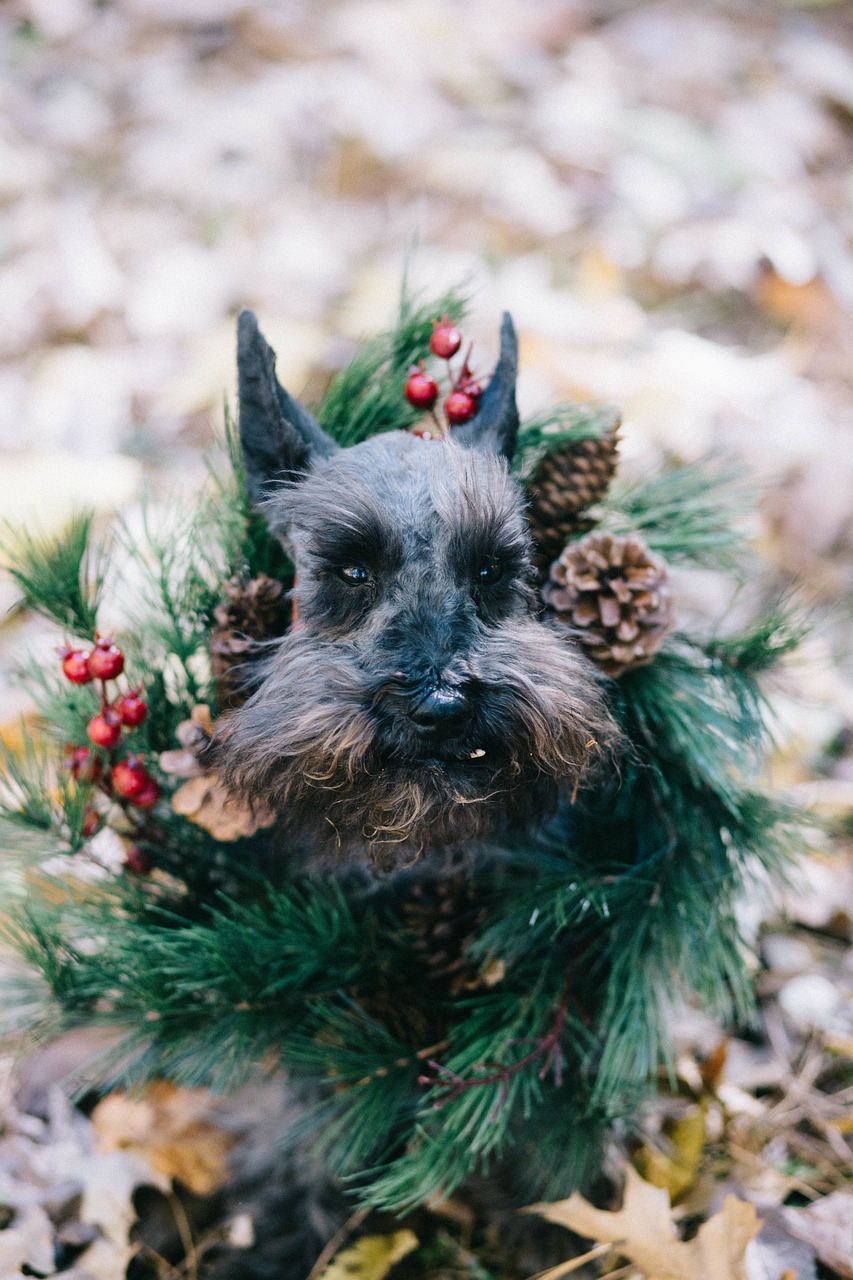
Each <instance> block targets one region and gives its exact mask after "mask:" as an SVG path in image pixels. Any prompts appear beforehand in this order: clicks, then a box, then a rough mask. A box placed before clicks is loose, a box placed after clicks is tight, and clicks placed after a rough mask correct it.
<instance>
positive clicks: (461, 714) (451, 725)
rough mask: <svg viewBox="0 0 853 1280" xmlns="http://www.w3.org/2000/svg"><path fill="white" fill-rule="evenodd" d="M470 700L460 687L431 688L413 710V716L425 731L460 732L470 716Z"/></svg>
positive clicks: (448, 733) (438, 732)
mask: <svg viewBox="0 0 853 1280" xmlns="http://www.w3.org/2000/svg"><path fill="white" fill-rule="evenodd" d="M468 711H469V702H468V699H467V698H466V696H465V694H464V693H462V692H461V690H459V689H430V691H429V693H428V694H427V695H426V697H425V698H421V700H420V702H419V703H418V704H417V706H416V707H415V708H414V709H413V710H412V712H411V717H412V719H413V720H414V722H415V724H416V725H417V726H418V728H419V729H423V731H424V733H435V734H444V735H445V736H447V737H450V736H451V735H452V734H454V733H458V732H459V730H460V729H461V728H462V726H463V725H464V724H465V721H466V720H467V718H468Z"/></svg>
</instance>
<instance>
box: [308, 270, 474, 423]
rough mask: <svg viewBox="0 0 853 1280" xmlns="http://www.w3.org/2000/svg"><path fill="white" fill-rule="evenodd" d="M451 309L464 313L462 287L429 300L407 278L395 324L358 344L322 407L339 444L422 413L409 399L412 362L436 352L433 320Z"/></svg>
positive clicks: (456, 314) (320, 410)
mask: <svg viewBox="0 0 853 1280" xmlns="http://www.w3.org/2000/svg"><path fill="white" fill-rule="evenodd" d="M445 313H447V315H448V316H449V317H450V319H451V320H453V322H454V323H458V322H459V321H460V320H461V319H462V317H463V315H464V313H465V301H464V299H463V297H462V296H461V294H460V292H459V291H458V290H455V289H451V290H449V291H448V292H447V293H445V294H442V295H441V296H440V297H438V298H434V299H430V300H428V301H426V302H424V301H422V300H420V299H418V298H416V297H414V296H413V295H412V294H411V293H410V292H409V289H408V286H407V284H406V282H405V281H404V283H403V288H402V290H401V294H400V305H399V310H398V314H397V320H396V324H395V326H394V328H393V329H392V330H390V331H389V332H388V333H383V334H380V335H379V336H378V337H375V338H372V339H370V340H369V341H367V342H365V343H364V344H363V345H362V346H361V347H360V348H359V349H358V351H357V352H356V353H355V355H354V356H353V358H352V360H351V361H350V363H349V364H348V365H347V366H346V368H344V369H342V370H341V372H340V373H339V374H338V375H337V376H336V377H335V378H334V380H333V381H332V384H331V386H330V387H329V389H328V391H327V392H326V394H325V396H324V397H323V400H322V401H321V403H320V405H319V407H318V409H317V416H318V417H319V420H320V423H321V424H322V426H323V427H324V428H325V430H326V431H328V432H329V434H330V435H331V436H333V437H334V438H335V440H337V441H338V443H339V444H342V445H352V444H358V443H359V441H361V440H366V439H367V438H368V436H372V435H377V434H379V433H380V432H382V431H391V430H394V429H406V428H408V427H411V426H413V425H414V424H415V423H416V422H417V421H418V419H419V418H420V417H422V413H421V412H420V411H419V410H417V409H413V408H412V406H411V405H409V404H408V403H407V401H406V400H405V398H404V396H403V387H404V385H405V382H406V377H407V375H408V371H409V366H410V365H412V364H417V363H418V362H419V361H420V360H426V359H427V358H430V353H429V340H430V336H431V334H432V321H433V320H435V319H439V318H440V317H441V316H442V315H444V314H445Z"/></svg>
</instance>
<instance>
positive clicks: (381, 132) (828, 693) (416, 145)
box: [0, 0, 853, 778]
mask: <svg viewBox="0 0 853 1280" xmlns="http://www.w3.org/2000/svg"><path fill="white" fill-rule="evenodd" d="M0 49H2V55H0V56H2V74H0V95H2V109H0V316H2V323H0V514H1V515H2V516H3V517H4V518H6V519H7V520H10V521H11V522H12V523H13V524H20V523H22V522H27V523H29V524H30V525H33V524H34V523H36V522H38V523H39V524H40V525H42V526H45V527H47V528H51V527H53V526H54V525H56V524H57V523H59V522H61V521H63V520H64V519H65V518H66V517H67V515H68V512H69V510H70V509H71V508H72V507H73V506H74V505H77V504H79V503H80V502H81V501H85V502H86V503H89V504H94V505H95V506H96V507H98V508H102V509H104V510H111V509H115V508H116V507H126V506H127V505H128V504H130V503H132V502H133V501H134V500H135V498H136V497H137V496H138V495H139V493H140V490H141V489H142V487H143V486H147V487H148V488H149V489H150V488H151V487H152V486H153V487H154V489H155V492H156V491H158V490H159V491H163V490H164V489H168V490H170V491H174V489H175V487H178V488H179V487H180V486H182V485H184V486H187V487H189V488H194V487H195V486H196V485H197V484H198V483H199V482H200V480H201V478H202V476H203V461H202V454H203V450H204V447H205V446H206V445H207V444H208V443H209V442H210V440H211V437H212V433H213V432H214V431H215V429H216V427H217V424H220V423H221V419H222V412H223V401H224V398H225V397H226V396H228V395H230V394H231V393H232V387H233V380H234V317H235V314H236V312H237V311H238V309H239V308H240V307H242V306H251V307H253V308H255V309H256V310H257V311H258V313H259V315H260V317H261V320H262V323H263V326H264V328H265V329H266V331H267V332H268V334H269V337H270V339H271V341H272V343H273V345H274V346H275V347H276V348H277V350H278V355H279V370H280V374H281V376H282V379H283V381H284V382H285V383H286V384H287V385H288V387H289V388H290V389H291V390H292V391H294V392H296V393H303V394H305V395H306V396H307V397H308V398H309V399H310V398H311V397H312V396H316V395H317V394H318V393H319V392H320V391H321V390H322V388H323V386H324V385H325V383H326V381H327V380H328V378H329V377H330V375H331V373H332V372H333V371H334V369H335V368H337V367H339V366H340V364H341V363H342V362H343V361H344V360H346V359H347V358H348V356H349V355H350V354H351V352H352V350H353V347H354V344H355V343H356V342H357V340H358V339H359V338H360V337H362V336H364V335H367V334H370V333H371V332H373V331H374V330H375V329H376V328H377V327H378V326H382V325H383V324H385V323H387V322H388V320H389V319H390V317H391V315H392V314H393V310H394V305H395V300H396V296H397V293H398V290H399V287H400V280H401V276H402V272H403V266H404V261H405V259H406V255H407V253H408V254H409V255H410V257H411V274H412V277H413V280H414V283H415V285H417V284H418V283H423V284H424V285H425V286H426V287H428V288H429V289H434V288H438V287H440V286H444V285H445V284H458V283H460V282H463V283H464V284H465V285H466V287H467V289H468V292H469V293H470V296H471V300H472V308H473V314H472V319H471V324H470V330H471V332H472V333H473V335H474V336H475V338H476V339H477V341H478V344H479V346H478V353H477V354H478V357H479V361H480V368H481V369H486V370H487V369H488V368H489V367H490V365H491V361H492V359H493V355H494V346H495V338H496V331H497V324H498V319H499V315H500V312H501V310H502V309H503V308H508V309H510V310H511V311H512V312H513V314H514V316H515V319H516V323H517V326H518V328H519V331H520V334H521V342H522V375H521V383H520V401H521V405H522V409H523V410H533V409H537V408H539V407H541V406H543V405H547V404H548V403H551V402H553V401H554V400H555V399H559V398H567V397H569V398H571V397H580V398H587V397H592V398H597V399H603V400H610V401H614V402H615V403H617V404H618V405H619V406H620V407H621V409H622V412H623V415H624V420H625V429H624V444H623V454H624V456H625V466H626V467H627V468H628V469H631V468H634V469H635V470H644V469H646V468H648V467H649V466H651V465H654V464H655V463H656V462H658V461H659V460H660V459H661V458H663V457H664V456H667V455H668V456H673V457H676V458H678V459H691V458H694V457H697V456H700V455H702V454H704V453H706V452H707V451H708V450H714V449H722V450H725V451H727V452H730V453H734V454H736V455H738V456H740V457H742V458H743V459H745V460H746V461H747V462H748V463H749V464H750V465H751V466H752V467H753V468H754V469H755V470H756V471H757V472H758V474H759V476H760V477H761V479H762V481H763V482H765V483H766V485H767V496H766V499H765V501H764V503H763V505H762V510H761V513H760V515H758V514H757V517H756V526H755V532H756V535H757V537H758V539H759V541H760V543H761V545H762V550H763V552H764V555H765V559H766V562H767V565H768V568H769V571H770V572H771V573H772V574H774V575H776V576H778V577H781V578H782V579H792V578H796V579H797V580H798V581H799V582H801V583H803V584H804V585H805V587H806V588H807V590H808V592H809V594H810V596H811V598H814V599H817V600H819V601H821V602H824V603H826V604H829V605H832V613H831V615H829V619H828V622H827V626H828V631H827V636H828V638H827V639H826V641H825V649H826V652H825V653H824V655H823V658H824V659H825V660H823V661H822V671H823V674H822V675H821V677H820V681H819V683H820V685H821V687H820V690H819V691H818V692H817V693H816V694H815V696H816V697H819V700H822V702H823V705H824V710H823V712H821V715H820V716H819V718H818V720H817V721H816V722H815V723H814V725H813V727H812V730H811V731H810V740H809V742H808V747H809V749H810V750H811V749H816V748H817V747H818V746H819V745H820V744H821V743H823V742H824V741H826V740H828V739H830V738H833V735H835V736H837V735H838V734H841V735H842V736H843V735H844V734H846V733H847V732H848V729H849V723H850V722H851V721H853V692H851V684H850V681H849V676H848V673H847V671H846V670H845V668H844V664H843V658H844V651H845V650H846V649H847V648H848V644H847V640H848V627H849V621H850V617H849V611H848V608H847V605H846V603H844V602H845V601H846V600H847V599H849V588H850V585H851V569H853V422H852V421H851V417H853V355H851V333H853V9H851V6H850V4H848V3H826V2H823V3H822V2H821V0H801V2H800V3H796V2H794V0H787V2H786V0H742V2H740V3H739V2H737V0H732V2H730V3H723V2H717V3H708V2H707V0H695V2H692V3H691V2H690V0H677V2H671V3H666V2H664V3H630V2H629V0H528V2H524V0H364V2H358V0H349V2H345V0H344V2H340V0H339V2H334V0H265V2H263V3H262V2H260V0H255V2H253V0H3V3H2V4H0ZM725 590H726V588H725V585H724V584H719V583H713V582H707V583H704V584H702V587H701V590H700V592H699V596H700V603H704V604H705V605H707V606H708V609H709V611H710V612H713V611H714V610H719V608H720V607H721V604H722V602H723V599H724V596H725ZM13 601H14V592H13V590H12V587H11V584H10V583H9V582H8V581H7V580H4V579H3V578H2V577H0V614H2V613H3V612H5V609H6V607H7V606H9V605H11V604H12V603H13ZM12 641H14V642H15V643H19V642H20V636H19V635H18V633H17V632H16V633H15V635H14V636H12V637H10V636H9V633H8V631H7V633H6V640H5V641H4V639H3V636H2V635H1V634H0V644H3V646H4V647H8V644H9V643H11V642H12ZM821 682H822V683H821ZM18 697H19V695H17V694H16V693H15V691H14V689H13V688H12V687H11V686H10V685H9V684H8V682H7V683H6V684H4V685H0V721H2V720H3V719H7V718H8V715H9V714H10V713H11V712H13V711H14V710H16V709H17V707H18V704H17V702H16V699H17V698H18ZM827 707H828V708H829V710H828V711H827ZM797 724H798V727H799V728H802V725H801V724H800V721H799V720H798V721H797ZM800 754H802V752H801V753H800ZM845 767H846V766H845ZM851 778H853V770H851Z"/></svg>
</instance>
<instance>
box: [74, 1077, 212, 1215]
mask: <svg viewBox="0 0 853 1280" xmlns="http://www.w3.org/2000/svg"><path fill="white" fill-rule="evenodd" d="M209 1115H210V1094H209V1093H208V1092H207V1090H205V1089H179V1088H177V1087H176V1086H175V1085H172V1084H169V1083H167V1082H166V1081H160V1082H158V1083H157V1084H154V1085H152V1086H151V1088H150V1089H147V1090H146V1091H145V1093H144V1094H142V1095H141V1096H140V1097H138V1098H129V1097H128V1096H127V1094H124V1093H122V1092H120V1091H117V1092H116V1093H111V1094H110V1095H109V1096H108V1097H106V1098H104V1100H103V1101H102V1102H99V1103H98V1105H97V1107H96V1108H95V1110H94V1111H93V1112H92V1125H93V1126H94V1130H95V1140H96V1143H97V1147H98V1150H99V1151H100V1152H108V1151H117V1150H123V1151H136V1152H139V1153H141V1154H142V1155H144V1156H145V1157H146V1159H147V1160H148V1161H149V1163H150V1164H151V1167H152V1168H153V1169H156V1170H157V1172H158V1173H162V1174H164V1175H165V1176H166V1177H168V1178H176V1179H177V1180H178V1181H180V1182H182V1183H183V1184H184V1186H186V1187H188V1188H189V1189H190V1191H194V1192H195V1193H196V1194H197V1195H210V1193H211V1192H212V1191H215V1190H216V1189H217V1188H218V1187H221V1186H222V1184H223V1183H224V1182H225V1180H226V1178H227V1176H228V1153H229V1151H230V1150H231V1148H232V1146H233V1145H234V1139H233V1137H232V1136H231V1135H230V1134H228V1133H225V1132H223V1130H222V1129H220V1128H218V1127H217V1126H216V1125H214V1124H212V1123H211V1121H210V1118H209Z"/></svg>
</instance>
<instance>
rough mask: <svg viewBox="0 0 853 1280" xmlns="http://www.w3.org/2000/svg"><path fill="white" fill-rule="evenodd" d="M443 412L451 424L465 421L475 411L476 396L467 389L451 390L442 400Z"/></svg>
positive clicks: (471, 416) (455, 424)
mask: <svg viewBox="0 0 853 1280" xmlns="http://www.w3.org/2000/svg"><path fill="white" fill-rule="evenodd" d="M444 412H445V413H446V415H447V421H448V422H449V423H450V424H451V426H454V427H455V426H457V425H458V424H459V423H460V422H467V421H468V419H469V418H473V416H474V414H475V413H476V412H477V397H476V396H472V395H471V393H470V392H468V391H451V393H450V395H449V396H448V397H447V399H446V400H445V402H444Z"/></svg>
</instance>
